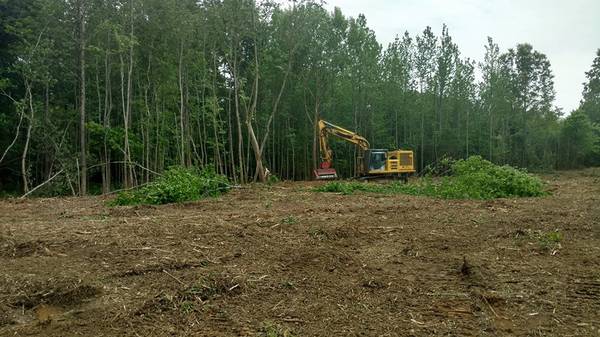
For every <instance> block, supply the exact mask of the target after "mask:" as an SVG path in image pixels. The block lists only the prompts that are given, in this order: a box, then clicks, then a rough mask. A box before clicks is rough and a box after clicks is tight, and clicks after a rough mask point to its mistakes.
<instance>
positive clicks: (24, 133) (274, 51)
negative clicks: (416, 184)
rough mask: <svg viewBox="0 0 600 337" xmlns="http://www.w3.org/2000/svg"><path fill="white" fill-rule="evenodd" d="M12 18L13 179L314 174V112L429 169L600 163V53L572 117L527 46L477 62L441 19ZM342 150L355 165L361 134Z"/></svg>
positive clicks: (276, 7) (6, 115) (9, 113)
mask: <svg viewBox="0 0 600 337" xmlns="http://www.w3.org/2000/svg"><path fill="white" fill-rule="evenodd" d="M0 21H1V27H0V94H1V95H0V107H1V109H0V128H1V130H2V133H1V134H0V155H1V157H0V190H5V191H21V192H25V193H26V192H28V191H30V190H31V189H32V188H34V187H35V186H38V185H39V184H41V183H44V182H47V181H49V180H51V183H49V184H47V185H46V186H44V189H45V193H48V194H68V193H72V194H87V193H90V192H94V193H98V192H103V193H107V192H110V191H112V190H115V189H120V188H129V187H132V186H136V185H140V184H143V183H146V182H148V181H150V180H152V179H153V178H154V177H155V176H156V175H157V174H160V172H162V171H163V170H164V169H166V168H167V167H169V166H172V165H182V166H197V167H212V168H213V169H214V170H215V171H216V172H218V173H221V174H224V175H227V176H228V177H230V178H231V180H232V181H234V182H236V183H246V182H250V181H264V180H265V179H266V172H267V171H269V172H270V173H271V174H274V175H276V176H278V177H280V178H281V179H296V180H299V179H310V177H311V174H312V173H311V172H312V170H313V168H314V167H315V166H316V165H317V163H318V161H319V153H318V152H319V149H318V139H317V137H316V122H317V120H318V119H319V118H324V119H326V120H329V121H331V122H333V123H335V124H338V125H341V126H344V127H346V128H349V129H352V130H355V131H357V132H358V133H359V134H361V135H363V136H364V137H366V138H367V139H369V141H370V142H371V144H372V146H374V147H377V148H390V149H391V148H406V149H413V150H414V151H415V154H416V158H417V160H416V164H417V168H418V169H419V170H421V169H422V168H424V167H425V166H427V165H429V164H431V163H435V162H436V161H438V160H440V159H441V158H444V157H445V156H450V157H455V158H462V157H466V156H469V155H473V154H479V155H482V156H484V157H485V158H487V159H489V160H491V161H493V162H496V163H500V164H510V165H515V166H520V167H526V168H531V169H564V168H574V167H581V166H586V165H598V164H600V150H599V148H598V146H599V145H598V143H599V141H598V139H599V137H600V129H599V127H598V124H599V123H600V50H599V51H598V53H597V55H596V58H595V60H594V62H593V64H592V66H591V69H590V71H589V72H587V73H586V75H587V82H586V84H585V86H584V91H583V98H582V101H581V106H580V107H579V108H578V109H577V110H576V111H573V112H572V113H570V114H569V115H568V117H566V118H564V117H563V111H561V110H560V109H558V108H556V107H555V106H554V98H555V97H554V96H555V90H554V85H553V74H552V70H551V65H550V62H549V60H548V58H547V57H546V55H544V54H543V53H541V52H539V51H537V50H535V49H534V48H533V46H531V45H530V44H526V43H524V44H519V45H517V46H514V47H513V48H509V49H507V50H501V49H500V47H499V46H498V45H497V44H496V43H495V42H494V41H493V39H492V38H489V39H488V41H487V43H485V44H484V43H482V48H483V47H484V48H485V51H486V53H485V58H484V59H483V60H480V61H475V60H472V59H469V58H467V57H464V56H462V55H461V53H460V49H459V46H458V45H457V44H456V43H455V42H454V40H453V39H452V36H451V34H450V32H449V30H448V28H447V27H446V26H443V27H441V31H440V32H434V30H433V29H432V28H431V27H426V28H425V29H424V30H423V32H422V33H420V34H418V35H416V36H411V35H410V34H408V33H404V34H399V35H398V36H397V37H396V39H395V40H394V41H393V42H392V43H390V44H389V45H388V46H386V47H385V48H384V47H383V46H382V45H381V44H379V43H378V42H377V40H376V37H375V33H374V32H373V30H371V29H370V28H369V27H368V25H367V20H366V17H365V16H364V15H359V16H358V17H356V18H354V17H348V16H344V14H343V13H342V11H341V10H340V9H339V8H336V9H335V10H333V11H328V10H326V9H325V8H324V7H323V5H322V3H321V2H317V1H294V2H290V3H286V4H280V3H277V2H270V1H262V2H258V3H257V2H256V1H248V0H204V1H196V0H22V1H4V2H0ZM484 42H485V41H484ZM477 74H480V76H478V75H477ZM332 147H333V150H334V152H335V154H336V168H337V169H338V171H339V172H340V173H341V174H342V175H345V176H350V175H352V174H353V173H354V172H353V170H354V167H355V163H354V161H355V160H356V159H355V158H356V155H355V154H356V153H355V151H356V149H355V148H354V147H352V146H349V145H348V144H344V143H342V142H335V141H333V144H332Z"/></svg>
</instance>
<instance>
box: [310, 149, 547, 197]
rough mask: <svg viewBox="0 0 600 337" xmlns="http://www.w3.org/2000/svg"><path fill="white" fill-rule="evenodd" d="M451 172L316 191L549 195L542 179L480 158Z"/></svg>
mask: <svg viewBox="0 0 600 337" xmlns="http://www.w3.org/2000/svg"><path fill="white" fill-rule="evenodd" d="M450 171H451V172H452V175H451V176H447V177H441V178H436V179H433V178H431V177H429V176H426V177H425V178H423V179H420V180H419V181H417V182H412V183H410V184H404V183H401V182H393V183H389V184H376V183H359V182H342V181H333V182H329V183H326V184H324V185H321V186H318V187H316V188H315V190H316V191H318V192H335V193H342V194H352V193H354V192H356V191H362V192H372V193H392V194H411V195H425V196H433V197H439V198H447V199H494V198H507V197H537V196H543V195H545V194H547V192H545V190H544V183H543V182H542V181H541V180H540V179H539V178H537V177H535V176H532V175H530V174H528V173H527V172H525V171H523V170H519V169H516V168H513V167H510V166H507V165H505V166H498V165H495V164H493V163H491V162H489V161H487V160H485V159H483V158H481V157H480V156H472V157H469V158H468V159H462V160H458V161H455V162H453V163H452V165H451V170H450Z"/></svg>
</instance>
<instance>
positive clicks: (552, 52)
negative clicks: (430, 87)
mask: <svg viewBox="0 0 600 337" xmlns="http://www.w3.org/2000/svg"><path fill="white" fill-rule="evenodd" d="M325 7H326V8H327V9H328V10H333V8H334V7H340V8H341V9H342V13H344V15H345V16H353V17H356V16H358V14H360V13H363V14H364V15H365V16H366V18H367V25H368V26H369V28H371V29H373V30H374V31H375V34H376V36H377V40H378V41H379V43H381V44H382V45H383V47H384V48H385V47H387V44H388V43H389V42H391V41H393V39H394V37H395V36H396V35H400V36H401V35H402V34H403V33H404V31H408V32H409V33H410V35H411V36H412V37H414V36H415V35H417V34H419V33H421V32H422V31H423V30H424V29H425V27H426V26H431V27H432V29H433V31H434V32H435V33H436V35H440V34H441V31H442V24H443V23H446V25H448V29H449V31H450V35H451V36H452V38H453V39H454V41H455V42H456V43H457V44H458V47H459V50H460V51H461V53H462V55H463V57H470V58H472V59H474V60H476V61H478V62H479V61H483V56H484V54H485V49H484V45H485V44H486V42H487V37H488V36H491V37H492V38H493V39H494V40H495V42H496V43H498V45H499V46H500V50H501V52H504V51H506V50H507V49H508V48H513V47H515V46H516V45H517V43H523V42H528V43H530V44H531V45H533V48H534V49H536V50H538V51H540V52H542V53H544V54H546V56H548V58H549V59H550V63H551V65H552V71H553V73H554V76H555V78H554V88H555V90H556V102H555V104H556V105H557V106H558V107H560V108H563V111H564V112H566V113H569V112H570V111H571V110H573V109H575V108H577V107H578V105H579V101H580V99H581V92H582V90H583V82H584V81H585V72H586V71H588V70H589V68H590V67H591V65H592V61H593V59H594V57H595V53H596V50H597V49H598V48H600V0H521V1H519V0H488V1H486V0H370V1H369V0H326V5H325Z"/></svg>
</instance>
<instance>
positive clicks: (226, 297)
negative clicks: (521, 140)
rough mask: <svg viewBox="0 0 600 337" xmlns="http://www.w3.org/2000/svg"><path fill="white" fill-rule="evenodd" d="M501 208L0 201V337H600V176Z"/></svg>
mask: <svg viewBox="0 0 600 337" xmlns="http://www.w3.org/2000/svg"><path fill="white" fill-rule="evenodd" d="M544 179H545V180H547V181H548V184H549V189H550V190H551V191H552V193H553V195H552V196H550V197H545V198H523V199H500V200H494V201H464V200H439V199H432V198H426V197H413V196H405V195H394V196H390V195H377V194H354V195H338V194H325V193H317V192H312V190H311V186H312V185H314V184H316V183H280V184H276V185H273V186H248V187H244V188H240V189H236V190H234V191H232V192H230V193H229V194H227V195H224V196H222V197H219V198H217V199H208V200H202V201H198V202H192V203H187V204H182V205H165V206H157V207H150V206H144V207H114V208H111V207H107V206H106V205H105V202H106V199H103V198H99V197H95V198H53V199H30V200H23V201H22V200H4V201H0V267H1V269H0V335H1V336H13V335H19V336H20V335H38V336H77V335H81V336H168V335H176V336H268V337H277V336H287V337H292V336H296V337H297V336H598V335H600V330H599V329H600V170H599V169H596V170H586V171H577V172H567V173H560V174H554V175H547V176H544Z"/></svg>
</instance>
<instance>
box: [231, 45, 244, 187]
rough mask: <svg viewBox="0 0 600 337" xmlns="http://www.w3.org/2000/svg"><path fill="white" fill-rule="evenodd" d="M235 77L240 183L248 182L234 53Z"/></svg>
mask: <svg viewBox="0 0 600 337" xmlns="http://www.w3.org/2000/svg"><path fill="white" fill-rule="evenodd" d="M233 77H234V95H233V97H234V100H235V118H236V123H237V133H238V160H239V166H240V183H242V184H243V183H245V182H246V176H245V171H244V170H245V169H244V139H243V134H242V123H241V118H240V99H239V83H238V78H237V62H236V56H235V55H234V60H233Z"/></svg>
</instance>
